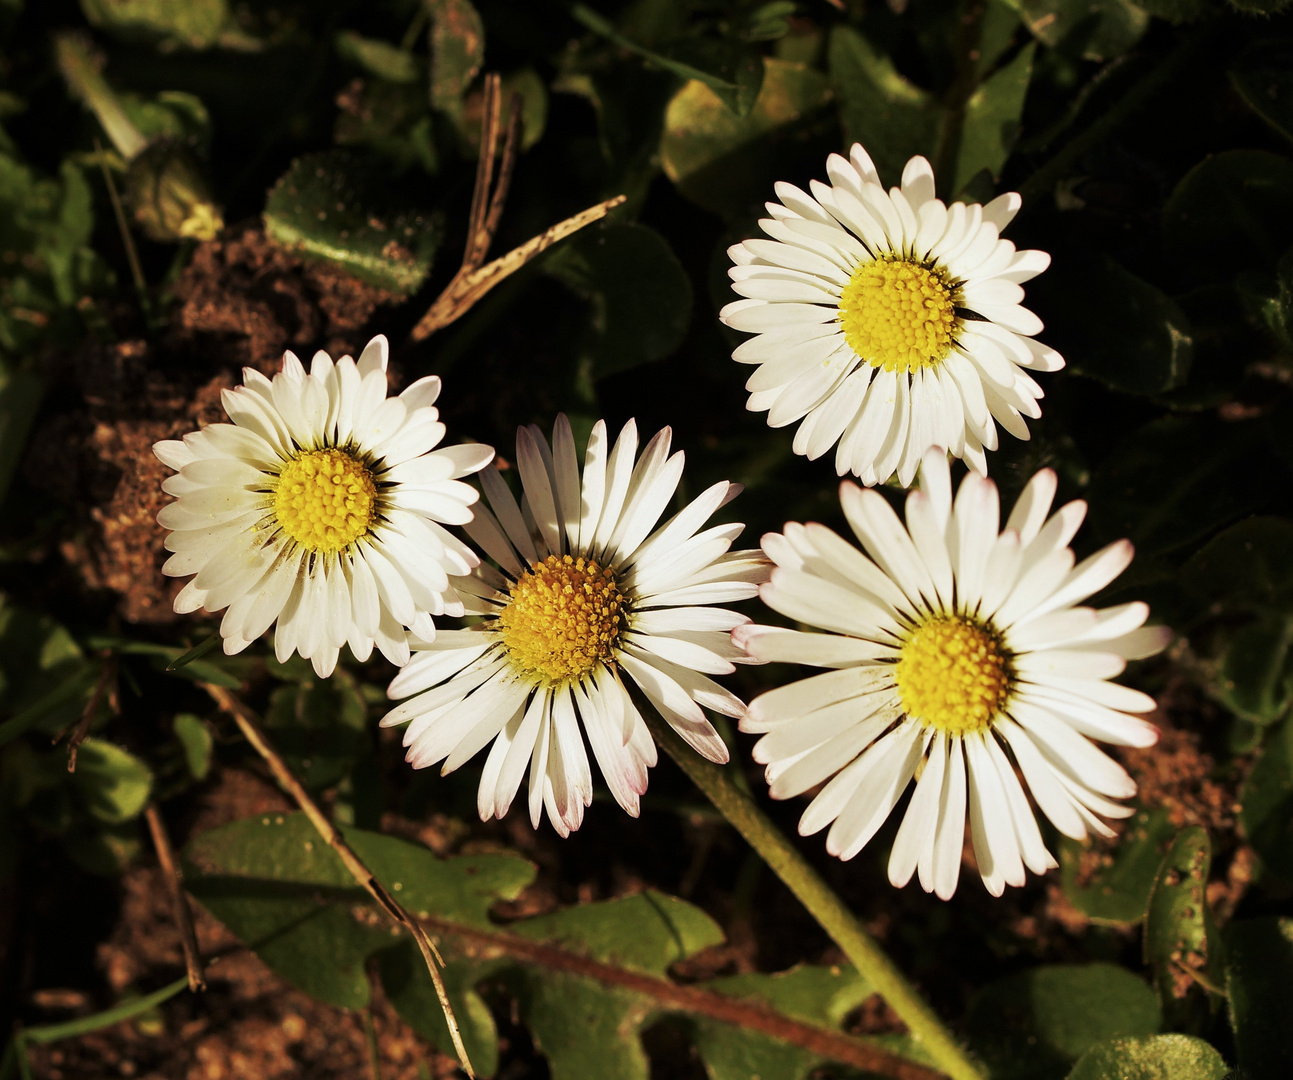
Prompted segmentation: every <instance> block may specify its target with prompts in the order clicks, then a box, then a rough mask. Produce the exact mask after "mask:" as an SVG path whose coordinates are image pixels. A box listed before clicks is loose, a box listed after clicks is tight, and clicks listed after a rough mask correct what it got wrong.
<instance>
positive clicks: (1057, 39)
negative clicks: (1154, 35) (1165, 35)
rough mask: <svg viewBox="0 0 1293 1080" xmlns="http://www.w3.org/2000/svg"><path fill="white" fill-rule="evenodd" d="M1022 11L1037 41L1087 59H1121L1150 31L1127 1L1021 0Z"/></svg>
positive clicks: (1144, 16)
mask: <svg viewBox="0 0 1293 1080" xmlns="http://www.w3.org/2000/svg"><path fill="white" fill-rule="evenodd" d="M1019 11H1020V14H1021V15H1022V16H1023V21H1024V25H1025V26H1027V27H1028V29H1029V30H1031V31H1032V32H1033V36H1034V37H1036V38H1037V40H1038V41H1040V42H1042V44H1044V45H1050V46H1052V47H1057V48H1059V49H1060V50H1061V51H1062V52H1064V53H1066V54H1068V55H1070V56H1080V57H1082V58H1083V59H1084V60H1108V59H1111V58H1112V57H1115V56H1121V55H1122V54H1123V53H1125V52H1126V51H1127V50H1128V49H1130V48H1131V47H1132V46H1133V45H1135V44H1136V42H1138V41H1139V40H1140V39H1141V37H1142V36H1143V35H1144V33H1145V31H1146V30H1147V29H1148V28H1149V15H1148V14H1147V13H1146V12H1145V11H1144V10H1143V9H1142V8H1140V7H1138V6H1137V5H1135V4H1132V3H1129V2H1128V0H1020V3H1019Z"/></svg>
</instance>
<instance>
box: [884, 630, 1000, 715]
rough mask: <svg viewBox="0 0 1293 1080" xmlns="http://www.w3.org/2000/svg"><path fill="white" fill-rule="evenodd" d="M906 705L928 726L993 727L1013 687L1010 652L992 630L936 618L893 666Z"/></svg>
mask: <svg viewBox="0 0 1293 1080" xmlns="http://www.w3.org/2000/svg"><path fill="white" fill-rule="evenodd" d="M894 676H895V678H896V679H897V682H898V693H899V694H900V695H901V697H902V707H903V709H904V710H905V711H906V713H907V715H908V716H911V717H914V718H915V719H916V720H919V721H921V722H922V723H923V724H925V726H926V727H932V728H937V729H938V730H939V731H946V732H948V733H949V734H952V735H967V734H969V733H971V732H974V731H983V730H985V729H986V728H989V727H991V726H992V722H993V720H994V719H995V718H996V716H997V714H998V713H1000V712H1001V709H1002V707H1003V706H1004V705H1005V703H1006V700H1007V699H1008V698H1009V696H1010V691H1011V689H1012V687H1013V684H1014V667H1013V665H1012V663H1011V654H1010V652H1009V651H1008V650H1007V649H1006V648H1005V646H1004V645H1003V644H1002V642H1001V638H1000V636H999V635H998V634H997V633H996V632H995V631H993V630H992V629H991V628H990V627H987V626H984V625H982V624H980V623H977V622H973V621H971V620H969V619H966V618H962V617H961V616H959V615H937V616H934V617H933V618H930V619H928V620H926V621H925V622H923V623H921V624H920V625H919V626H917V627H916V628H915V629H914V630H913V631H912V632H911V635H910V636H909V637H908V638H907V640H906V641H904V642H903V644H902V651H901V653H900V655H899V657H898V663H897V664H896V665H895V667H894Z"/></svg>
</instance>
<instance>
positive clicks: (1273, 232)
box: [1163, 150, 1293, 284]
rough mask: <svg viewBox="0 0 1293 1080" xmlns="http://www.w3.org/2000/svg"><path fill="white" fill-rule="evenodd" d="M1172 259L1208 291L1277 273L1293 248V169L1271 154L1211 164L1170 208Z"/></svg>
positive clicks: (1226, 155) (1223, 157) (1230, 153)
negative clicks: (1249, 273) (1248, 273)
mask: <svg viewBox="0 0 1293 1080" xmlns="http://www.w3.org/2000/svg"><path fill="white" fill-rule="evenodd" d="M1163 238H1164V243H1165V245H1166V248H1167V254H1168V257H1169V259H1171V260H1173V261H1174V262H1176V263H1177V265H1178V266H1179V268H1180V270H1181V272H1183V273H1184V274H1186V275H1189V276H1190V278H1191V279H1192V280H1194V281H1196V282H1198V283H1200V284H1205V283H1209V282H1217V281H1229V280H1231V279H1233V278H1234V276H1235V275H1236V274H1238V273H1239V272H1240V271H1241V270H1246V269H1256V270H1260V271H1262V272H1263V273H1272V274H1273V273H1274V272H1275V269H1276V267H1277V265H1278V263H1279V260H1280V256H1282V255H1283V254H1284V252H1285V251H1286V250H1287V249H1288V247H1289V246H1290V244H1293V162H1290V161H1289V160H1288V159H1286V158H1283V157H1280V156H1279V155H1277V154H1271V153H1268V152H1267V151H1265V150H1226V151H1223V152H1222V153H1220V154H1214V155H1212V156H1211V157H1207V158H1204V160H1203V161H1202V162H1200V163H1199V164H1198V165H1196V166H1195V167H1194V168H1193V169H1191V170H1190V171H1189V172H1188V173H1186V174H1185V176H1184V177H1183V178H1182V180H1181V182H1180V183H1179V184H1177V186H1176V190H1175V191H1173V192H1172V196H1171V198H1170V199H1168V201H1167V205H1166V206H1164V208H1163Z"/></svg>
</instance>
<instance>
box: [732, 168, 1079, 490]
mask: <svg viewBox="0 0 1293 1080" xmlns="http://www.w3.org/2000/svg"><path fill="white" fill-rule="evenodd" d="M826 172H827V174H828V176H829V177H830V181H831V182H830V183H829V184H825V183H822V182H820V181H816V180H814V181H813V182H812V184H811V188H812V194H811V195H809V194H808V193H807V192H804V191H801V190H800V189H799V188H797V187H795V186H794V185H793V184H787V183H779V184H777V185H776V192H777V196H778V198H779V199H780V200H781V201H780V202H770V203H768V204H767V206H768V212H769V214H771V217H770V218H767V219H765V220H764V221H761V222H760V223H759V224H760V225H761V226H762V228H763V231H764V232H765V233H767V234H768V236H769V237H771V239H769V240H746V241H744V242H743V243H740V244H736V245H735V246H733V247H731V248H729V249H728V254H729V255H730V256H731V258H732V261H733V263H735V264H736V265H734V266H733V267H732V268H731V270H729V271H728V273H729V274H730V275H731V278H732V287H733V289H735V290H736V292H738V293H739V294H740V295H741V296H743V297H745V298H746V299H743V300H737V301H735V302H734V303H731V304H728V305H727V306H726V307H725V308H723V310H722V313H721V316H720V317H721V318H722V320H723V322H725V323H726V324H727V325H728V326H731V327H734V328H735V329H737V330H744V331H748V332H750V333H753V334H755V335H756V336H755V337H753V338H751V339H749V340H748V341H746V342H744V343H743V344H742V345H740V346H739V347H738V348H737V350H736V351H735V352H734V353H733V354H732V358H733V359H734V360H738V361H740V362H741V363H745V364H757V365H758V370H757V371H755V373H754V374H753V375H752V376H750V379H749V381H748V382H747V383H746V389H747V390H749V391H751V393H750V399H749V401H748V403H747V406H746V407H747V408H749V409H750V410H751V411H752V412H763V411H765V410H767V412H768V423H769V424H770V425H771V426H772V427H785V426H786V425H787V424H793V423H795V422H796V421H802V423H801V424H800V426H799V430H798V431H797V432H796V433H795V441H794V449H795V452H796V453H798V454H805V455H807V456H808V457H809V458H813V459H816V458H819V457H821V456H822V455H823V454H825V453H826V451H827V450H829V449H830V448H831V447H832V446H834V447H835V448H836V449H835V468H836V471H837V472H838V473H839V474H840V475H841V476H843V475H844V474H845V473H849V472H851V473H854V474H855V475H856V476H858V477H859V478H860V479H861V480H862V482H863V483H864V484H866V485H868V486H870V485H872V484H879V483H883V482H884V481H885V480H887V479H888V478H889V477H890V476H892V475H893V474H894V473H895V472H896V473H897V474H898V479H899V481H900V482H901V483H902V485H903V486H904V487H906V486H907V485H908V484H910V483H911V481H912V479H913V477H914V476H915V475H916V469H917V467H918V466H919V464H920V459H921V455H922V454H923V453H924V452H925V451H926V450H927V449H929V447H931V446H942V447H945V448H947V449H949V450H950V451H951V452H952V453H953V454H954V455H955V456H956V457H961V458H964V459H965V460H966V461H967V462H968V463H969V464H970V465H971V466H972V467H973V468H974V469H975V470H976V471H978V472H979V473H984V474H986V472H987V459H986V455H985V450H995V449H996V447H997V429H996V424H1000V425H1001V426H1002V427H1004V428H1005V429H1006V430H1007V431H1009V432H1010V433H1011V434H1012V435H1014V436H1016V437H1018V438H1020V439H1027V438H1028V427H1027V425H1026V424H1025V423H1024V417H1032V418H1034V419H1035V418H1037V417H1038V416H1040V415H1041V409H1040V408H1039V406H1038V404H1037V402H1038V399H1039V398H1041V396H1042V390H1041V387H1039V386H1038V385H1037V383H1036V382H1034V381H1033V379H1032V377H1031V376H1030V375H1029V374H1028V373H1027V371H1025V369H1026V368H1027V369H1032V370H1035V371H1055V370H1057V369H1058V368H1061V367H1063V366H1064V361H1063V359H1062V358H1061V357H1060V355H1059V354H1058V353H1057V352H1055V350H1054V349H1049V348H1047V347H1046V346H1045V345H1042V344H1041V343H1040V342H1037V341H1034V340H1033V338H1032V335H1034V334H1036V333H1038V332H1039V331H1040V330H1041V329H1042V324H1041V320H1040V319H1038V318H1037V316H1036V315H1034V314H1033V313H1032V312H1030V311H1028V310H1026V309H1025V308H1023V307H1020V303H1021V301H1022V300H1023V298H1024V290H1023V289H1022V288H1021V287H1020V284H1021V282H1024V281H1028V280H1029V279H1030V278H1033V277H1036V276H1037V275H1038V274H1040V273H1041V272H1042V271H1043V270H1045V269H1046V267H1047V266H1048V265H1049V264H1050V256H1049V255H1047V254H1046V253H1045V252H1044V251H1016V250H1015V246H1014V244H1012V243H1010V241H1009V240H1002V239H1001V230H1002V229H1004V228H1005V227H1006V226H1007V225H1008V224H1009V223H1010V221H1011V219H1012V218H1014V216H1015V214H1016V213H1017V212H1018V210H1019V206H1020V200H1019V196H1018V195H1015V194H1008V195H1001V196H998V197H997V198H995V199H993V200H992V201H991V202H990V203H988V204H987V205H986V206H980V205H978V204H977V203H974V204H969V205H967V204H965V203H953V204H952V205H951V206H947V205H945V204H944V203H943V202H942V200H940V199H937V198H935V197H934V174H933V171H932V170H931V169H930V166H929V162H928V161H926V160H925V159H924V158H923V157H914V158H912V159H911V160H910V161H909V162H907V167H906V168H905V169H904V170H903V174H902V187H901V188H891V189H890V190H889V191H888V192H886V191H885V189H884V187H883V186H881V183H880V178H879V175H878V174H877V173H876V170H875V166H874V165H872V163H871V159H870V158H869V157H868V156H867V153H866V151H865V150H863V149H862V147H861V145H859V144H857V143H855V144H854V145H853V149H852V151H851V152H850V154H849V157H848V158H847V159H846V158H844V157H842V156H841V155H839V154H832V155H831V156H830V157H829V158H828V159H827V162H826Z"/></svg>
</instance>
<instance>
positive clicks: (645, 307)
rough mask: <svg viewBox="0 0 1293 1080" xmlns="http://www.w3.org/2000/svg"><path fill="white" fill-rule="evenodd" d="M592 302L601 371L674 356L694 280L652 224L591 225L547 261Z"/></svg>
mask: <svg viewBox="0 0 1293 1080" xmlns="http://www.w3.org/2000/svg"><path fill="white" fill-rule="evenodd" d="M544 268H545V270H546V272H547V273H549V274H552V275H553V276H554V277H556V278H557V279H558V280H560V281H562V282H563V283H565V284H566V285H567V286H569V287H570V288H571V289H573V290H574V291H575V292H576V293H578V294H579V295H580V296H582V297H584V298H585V299H587V300H589V301H590V302H591V303H592V304H593V315H592V319H591V320H590V322H589V326H590V330H591V333H590V339H591V340H590V341H589V343H588V352H589V353H590V356H591V363H592V374H593V377H594V378H600V377H602V376H604V375H612V374H615V373H617V372H621V371H627V370H629V369H630V368H634V367H637V366H638V365H639V364H645V363H647V362H649V361H651V360H659V359H660V358H661V357H664V356H668V355H669V354H670V353H671V352H673V350H674V349H676V348H677V347H678V345H679V344H681V342H682V340H683V338H684V337H685V336H686V333H687V326H688V324H689V323H690V321H691V303H692V297H691V283H690V282H689V281H688V280H687V273H686V271H685V270H684V269H683V267H682V264H681V263H680V262H679V261H678V259H677V257H676V256H675V255H674V253H673V251H672V249H671V248H670V247H669V244H668V242H667V241H666V240H665V239H664V237H663V236H661V235H660V234H659V233H658V232H656V231H655V230H654V229H651V228H648V227H647V226H646V225H622V224H612V225H605V226H602V227H600V228H596V229H586V230H584V232H582V233H581V234H580V235H579V236H577V237H575V238H574V239H573V240H571V241H569V242H568V243H566V244H563V245H562V246H561V247H560V248H559V249H558V250H557V251H556V252H555V253H554V254H553V255H551V256H549V258H548V260H547V262H546V263H545V264H544Z"/></svg>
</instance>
